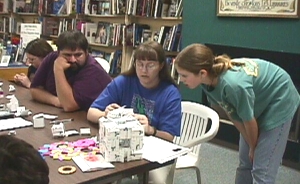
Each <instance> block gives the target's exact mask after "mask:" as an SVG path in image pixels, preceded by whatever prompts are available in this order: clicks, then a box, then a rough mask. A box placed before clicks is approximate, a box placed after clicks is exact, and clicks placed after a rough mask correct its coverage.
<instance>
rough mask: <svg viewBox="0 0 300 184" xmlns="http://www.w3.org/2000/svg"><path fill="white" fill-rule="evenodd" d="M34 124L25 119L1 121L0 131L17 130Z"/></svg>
mask: <svg viewBox="0 0 300 184" xmlns="http://www.w3.org/2000/svg"><path fill="white" fill-rule="evenodd" d="M32 125H33V123H32V122H31V121H27V120H25V119H23V118H20V117H18V118H8V119H1V120H0V131H3V130H11V129H15V128H22V127H26V126H32Z"/></svg>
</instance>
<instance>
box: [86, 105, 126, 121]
mask: <svg viewBox="0 0 300 184" xmlns="http://www.w3.org/2000/svg"><path fill="white" fill-rule="evenodd" d="M117 108H120V106H119V105H118V104H116V103H112V104H110V105H108V106H107V107H106V108H105V111H101V110H100V109H97V108H94V107H90V108H89V110H88V113H87V119H88V120H89V121H91V122H93V123H98V121H99V119H100V118H101V117H105V116H106V115H107V113H108V112H109V111H112V110H114V109H117Z"/></svg>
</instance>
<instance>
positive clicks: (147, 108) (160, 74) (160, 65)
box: [87, 41, 181, 183]
mask: <svg viewBox="0 0 300 184" xmlns="http://www.w3.org/2000/svg"><path fill="white" fill-rule="evenodd" d="M133 57H134V62H133V64H132V66H131V67H130V69H129V70H128V71H126V72H124V73H122V74H120V75H119V76H118V77H117V78H115V79H114V80H113V81H112V82H111V83H110V84H109V85H108V86H107V88H106V89H105V90H104V91H103V92H102V93H101V94H100V95H99V97H98V98H97V99H96V100H95V101H94V102H93V104H92V105H91V107H90V109H89V110H88V114H87V119H88V120H89V121H91V122H94V123H98V120H99V118H100V117H105V116H106V115H107V113H108V112H109V111H111V110H113V109H116V108H120V107H121V106H125V107H127V108H133V111H134V113H135V117H136V118H137V119H138V120H139V121H140V122H141V124H143V125H144V130H145V134H146V135H152V136H156V137H159V138H162V139H164V140H167V141H170V142H172V141H173V139H174V136H179V135H180V126H181V95H180V93H179V90H178V88H177V85H176V83H175V81H174V80H173V78H172V77H171V75H170V70H169V67H168V66H167V63H166V57H165V53H164V50H163V48H162V46H161V45H160V44H159V43H157V42H154V41H149V42H144V43H143V44H141V45H139V46H138V48H137V49H136V50H135V52H134V56H133ZM169 170H170V167H166V168H162V169H158V170H154V171H151V172H150V173H149V178H150V180H153V181H155V183H164V182H165V179H166V177H167V174H168V172H169Z"/></svg>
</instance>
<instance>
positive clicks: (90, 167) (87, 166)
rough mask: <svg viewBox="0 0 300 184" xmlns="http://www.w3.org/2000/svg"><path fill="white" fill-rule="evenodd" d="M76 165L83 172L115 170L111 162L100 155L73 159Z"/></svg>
mask: <svg viewBox="0 0 300 184" xmlns="http://www.w3.org/2000/svg"><path fill="white" fill-rule="evenodd" d="M72 160H73V161H74V162H75V164H76V165H77V166H78V167H79V168H80V169H81V171H82V172H92V171H98V170H103V169H113V168H115V166H114V165H113V164H111V163H110V162H106V161H105V159H104V157H103V156H102V155H100V154H96V155H94V154H89V153H87V154H86V155H79V156H75V157H72Z"/></svg>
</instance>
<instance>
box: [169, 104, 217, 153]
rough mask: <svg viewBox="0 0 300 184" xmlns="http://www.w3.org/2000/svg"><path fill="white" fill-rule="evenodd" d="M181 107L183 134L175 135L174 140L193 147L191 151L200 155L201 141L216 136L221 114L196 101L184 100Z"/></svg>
mask: <svg viewBox="0 0 300 184" xmlns="http://www.w3.org/2000/svg"><path fill="white" fill-rule="evenodd" d="M181 107H182V118H181V135H180V137H175V138H174V142H175V143H176V144H179V145H182V146H186V147H189V148H191V151H192V152H193V153H194V154H196V155H198V154H199V151H200V146H201V143H203V142H207V141H209V140H211V139H212V138H214V137H215V136H216V134H217V132H218V130H219V115H218V114H217V113H216V111H214V110H213V109H211V108H210V107H207V106H204V105H201V104H198V103H195V102H188V101H182V102H181ZM208 128H209V129H208ZM207 129H208V130H207Z"/></svg>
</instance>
